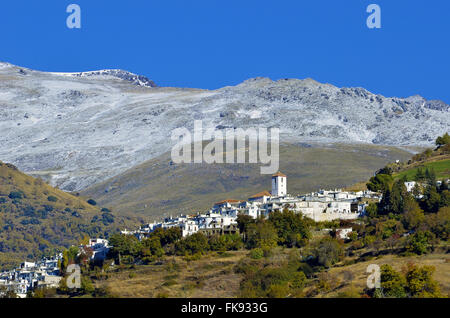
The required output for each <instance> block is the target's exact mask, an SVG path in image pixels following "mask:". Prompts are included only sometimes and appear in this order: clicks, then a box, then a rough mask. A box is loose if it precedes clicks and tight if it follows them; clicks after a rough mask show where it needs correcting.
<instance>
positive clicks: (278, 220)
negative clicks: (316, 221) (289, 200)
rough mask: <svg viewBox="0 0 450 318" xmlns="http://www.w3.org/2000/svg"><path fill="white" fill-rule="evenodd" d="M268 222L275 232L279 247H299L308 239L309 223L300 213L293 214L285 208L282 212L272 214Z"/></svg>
mask: <svg viewBox="0 0 450 318" xmlns="http://www.w3.org/2000/svg"><path fill="white" fill-rule="evenodd" d="M269 222H270V223H272V225H273V226H274V228H275V229H276V230H277V236H278V244H280V245H286V246H288V247H293V246H299V247H300V246H304V245H306V243H307V241H308V239H309V238H310V231H309V224H310V221H309V220H307V219H306V217H304V216H303V215H302V214H301V213H294V212H293V211H290V210H288V209H287V208H285V209H284V210H283V212H279V211H275V212H272V213H271V214H270V216H269Z"/></svg>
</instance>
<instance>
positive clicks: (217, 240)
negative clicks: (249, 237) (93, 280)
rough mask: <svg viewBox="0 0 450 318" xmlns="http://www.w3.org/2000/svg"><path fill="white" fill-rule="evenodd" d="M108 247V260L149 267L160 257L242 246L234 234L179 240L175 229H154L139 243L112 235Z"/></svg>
mask: <svg viewBox="0 0 450 318" xmlns="http://www.w3.org/2000/svg"><path fill="white" fill-rule="evenodd" d="M110 243H111V245H112V246H113V248H112V249H111V252H110V256H111V257H112V258H114V259H115V260H116V262H117V263H119V264H133V263H136V262H144V263H150V262H154V261H155V260H157V259H159V258H161V257H162V256H163V255H180V256H192V255H200V254H203V253H205V252H207V251H231V250H238V249H240V248H242V246H243V243H242V239H241V237H240V236H239V235H238V234H227V235H221V236H219V235H213V236H210V237H207V236H206V235H204V234H202V233H200V232H198V233H195V234H192V235H190V236H188V237H185V238H182V235H181V229H180V228H178V227H175V228H169V229H161V228H160V229H157V230H155V231H154V232H152V233H151V234H150V235H149V236H148V237H147V238H144V239H142V240H141V241H139V240H138V239H137V238H136V237H135V236H131V235H122V234H114V235H112V236H111V238H110Z"/></svg>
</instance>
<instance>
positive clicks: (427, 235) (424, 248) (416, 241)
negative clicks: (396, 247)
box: [406, 231, 433, 255]
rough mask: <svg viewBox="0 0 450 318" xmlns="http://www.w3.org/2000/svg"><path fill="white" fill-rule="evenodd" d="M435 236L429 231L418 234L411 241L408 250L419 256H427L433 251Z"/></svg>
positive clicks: (407, 246)
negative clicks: (432, 244) (432, 243)
mask: <svg viewBox="0 0 450 318" xmlns="http://www.w3.org/2000/svg"><path fill="white" fill-rule="evenodd" d="M432 239H433V234H432V233H431V232H429V231H425V232H417V233H415V234H414V235H412V236H411V238H410V239H409V241H408V243H407V245H406V250H407V251H408V252H412V253H415V254H418V255H421V254H426V253H427V252H429V250H430V249H431V240H432Z"/></svg>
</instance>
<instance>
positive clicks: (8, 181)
mask: <svg viewBox="0 0 450 318" xmlns="http://www.w3.org/2000/svg"><path fill="white" fill-rule="evenodd" d="M132 224H135V222H134V221H133V220H131V219H124V218H121V217H117V216H116V215H115V213H112V212H110V211H107V210H103V211H102V210H101V208H100V207H97V206H93V205H91V204H88V203H87V202H86V200H85V199H83V198H79V197H76V196H73V195H71V194H68V193H65V192H63V191H61V190H58V189H55V188H52V187H51V186H49V185H48V184H46V183H45V182H43V181H42V180H40V179H35V178H33V177H30V176H28V175H26V174H24V173H21V172H20V171H19V170H17V168H16V167H14V166H13V165H11V164H6V163H2V162H0V269H1V268H6V267H10V266H13V265H17V264H18V263H19V262H21V261H23V260H24V259H29V260H33V259H36V258H38V257H41V256H44V255H51V254H52V253H54V252H55V251H57V250H61V249H62V248H64V247H68V246H70V245H71V244H76V243H78V242H79V241H80V240H81V239H82V238H83V237H84V236H86V235H88V236H92V237H95V236H105V235H107V234H108V232H110V231H116V230H117V229H118V228H123V227H124V226H126V225H132Z"/></svg>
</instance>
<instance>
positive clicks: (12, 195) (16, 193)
mask: <svg viewBox="0 0 450 318" xmlns="http://www.w3.org/2000/svg"><path fill="white" fill-rule="evenodd" d="M8 197H9V198H10V199H13V200H14V199H17V200H20V199H23V198H24V197H25V194H24V193H23V192H22V191H11V192H10V193H9V196H8Z"/></svg>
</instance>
